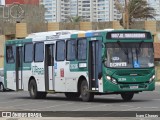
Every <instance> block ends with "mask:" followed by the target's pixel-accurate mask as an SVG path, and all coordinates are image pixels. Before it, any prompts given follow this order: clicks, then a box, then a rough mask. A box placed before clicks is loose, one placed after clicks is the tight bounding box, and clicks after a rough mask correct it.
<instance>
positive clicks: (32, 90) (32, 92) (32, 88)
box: [31, 86, 34, 95]
mask: <svg viewBox="0 0 160 120" xmlns="http://www.w3.org/2000/svg"><path fill="white" fill-rule="evenodd" d="M31 94H32V95H34V86H32V87H31Z"/></svg>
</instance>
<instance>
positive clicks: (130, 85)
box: [103, 30, 155, 101]
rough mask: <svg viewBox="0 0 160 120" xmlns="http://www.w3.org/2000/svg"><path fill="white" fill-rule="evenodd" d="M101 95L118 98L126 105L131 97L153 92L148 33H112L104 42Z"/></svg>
mask: <svg viewBox="0 0 160 120" xmlns="http://www.w3.org/2000/svg"><path fill="white" fill-rule="evenodd" d="M104 44H105V53H104V60H103V61H104V62H103V63H104V64H103V80H104V81H103V83H104V85H103V86H104V88H103V89H104V92H107V93H108V92H109V93H110V92H111V93H112V92H113V93H117V94H121V96H122V98H123V99H124V100H125V101H128V100H131V99H132V98H133V96H134V93H138V92H142V91H152V90H154V89H155V69H154V50H153V39H152V35H151V33H150V32H147V31H138V30H137V31H136V30H127V31H125V30H123V31H120V30H119V31H111V32H108V33H107V34H106V39H105V40H104Z"/></svg>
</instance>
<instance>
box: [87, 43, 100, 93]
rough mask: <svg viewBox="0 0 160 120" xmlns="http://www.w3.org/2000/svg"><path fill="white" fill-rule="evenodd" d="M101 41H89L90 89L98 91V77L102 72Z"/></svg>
mask: <svg viewBox="0 0 160 120" xmlns="http://www.w3.org/2000/svg"><path fill="white" fill-rule="evenodd" d="M101 46H102V44H101V41H99V40H95V41H89V59H88V67H89V89H90V90H93V91H98V78H99V76H100V75H101V72H102V64H101V52H102V51H101V49H102V47H101Z"/></svg>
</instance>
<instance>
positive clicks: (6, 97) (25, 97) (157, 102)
mask: <svg viewBox="0 0 160 120" xmlns="http://www.w3.org/2000/svg"><path fill="white" fill-rule="evenodd" d="M0 111H160V86H156V90H155V91H153V92H142V93H139V94H136V95H135V96H134V98H133V100H132V101H131V102H124V101H123V100H122V99H121V97H120V95H103V96H95V99H94V101H93V102H82V101H81V99H77V100H67V99H66V98H65V96H64V94H49V95H48V96H47V99H43V100H33V99H30V97H29V94H28V92H0ZM43 119H44V118H43ZM47 119H49V118H47ZM51 119H53V118H51ZM56 119H57V120H59V119H60V118H56ZM70 119H72V118H70ZM78 119H79V120H81V119H83V118H78ZM87 119H88V120H89V119H91V118H87ZM94 119H95V120H96V119H98V118H94ZM101 119H105V120H106V118H101ZM112 119H113V120H115V119H116V118H112ZM121 119H124V118H121ZM121 119H119V120H121ZM125 119H126V118H125ZM125 119H124V120H125ZM130 119H131V118H130ZM132 119H136V120H137V118H132ZM139 119H140V120H143V119H142V118H139ZM150 119H152V118H147V120H150ZM154 119H155V118H154ZM154 119H153V120H154ZM0 120H1V118H0ZM145 120H146V119H145Z"/></svg>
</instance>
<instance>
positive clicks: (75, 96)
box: [65, 92, 80, 99]
mask: <svg viewBox="0 0 160 120" xmlns="http://www.w3.org/2000/svg"><path fill="white" fill-rule="evenodd" d="M65 96H66V98H68V99H75V98H79V96H80V93H73V92H67V93H65Z"/></svg>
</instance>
